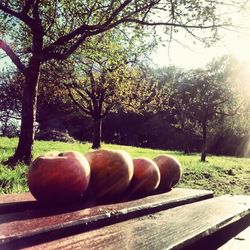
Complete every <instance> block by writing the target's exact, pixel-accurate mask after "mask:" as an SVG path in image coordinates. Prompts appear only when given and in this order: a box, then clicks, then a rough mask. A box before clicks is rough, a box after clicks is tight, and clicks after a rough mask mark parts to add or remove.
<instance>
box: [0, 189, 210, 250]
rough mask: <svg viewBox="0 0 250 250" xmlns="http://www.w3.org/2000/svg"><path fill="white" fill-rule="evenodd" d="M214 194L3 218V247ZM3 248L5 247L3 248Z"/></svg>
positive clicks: (177, 193) (181, 192)
mask: <svg viewBox="0 0 250 250" xmlns="http://www.w3.org/2000/svg"><path fill="white" fill-rule="evenodd" d="M212 196H213V193H212V192H211V191H205V190H193V189H183V188H175V189H173V190H172V191H170V192H168V193H164V194H158V195H152V196H148V197H145V198H141V199H137V200H132V201H128V202H122V203H117V204H107V205H99V206H95V207H89V208H85V209H79V208H80V207H79V206H78V207H77V206H75V207H74V208H72V207H70V208H67V207H66V208H51V209H48V208H46V209H45V208H43V209H35V210H27V211H24V212H18V213H8V214H2V215H0V244H1V243H5V242H9V241H12V240H16V239H20V238H25V237H29V236H33V235H38V234H44V233H47V232H54V231H62V229H68V230H69V231H71V232H72V228H74V227H79V226H80V228H81V231H84V230H87V229H88V227H90V226H93V225H94V224H96V225H99V224H98V223H99V222H105V223H106V224H110V223H113V222H114V221H112V219H114V220H115V221H118V220H125V219H128V218H131V217H137V216H141V215H145V214H149V213H152V212H156V211H160V210H163V209H167V208H172V207H176V206H180V205H183V204H187V203H191V202H195V201H199V200H203V199H207V198H211V197H212ZM0 248H1V245H0Z"/></svg>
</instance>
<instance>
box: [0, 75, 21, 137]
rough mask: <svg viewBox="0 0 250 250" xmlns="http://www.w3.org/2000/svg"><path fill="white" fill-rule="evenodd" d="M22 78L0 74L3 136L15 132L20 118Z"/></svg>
mask: <svg viewBox="0 0 250 250" xmlns="http://www.w3.org/2000/svg"><path fill="white" fill-rule="evenodd" d="M21 83H22V77H21V75H20V74H16V72H10V71H9V72H8V71H7V72H2V74H1V77H0V127H1V134H2V135H3V136H8V135H13V134H15V133H16V132H17V131H16V130H17V126H16V123H17V121H18V120H20V118H21V88H22V86H21Z"/></svg>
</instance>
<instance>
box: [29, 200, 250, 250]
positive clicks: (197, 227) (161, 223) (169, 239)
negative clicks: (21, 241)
mask: <svg viewBox="0 0 250 250" xmlns="http://www.w3.org/2000/svg"><path fill="white" fill-rule="evenodd" d="M249 214H250V197H249V196H248V197H247V196H245V197H244V196H221V197H216V198H213V199H208V200H204V201H200V202H196V203H192V204H188V205H184V206H181V207H176V208H172V209H169V210H165V211H161V212H157V213H155V214H151V215H147V216H143V217H140V218H135V219H132V220H127V221H123V222H120V223H116V224H113V225H109V226H106V227H104V228H100V229H96V230H92V231H89V232H85V233H80V234H77V235H74V236H68V237H64V238H62V239H57V240H54V241H51V242H47V243H42V244H37V245H32V249H115V250H116V249H182V248H183V247H187V246H189V245H190V244H193V243H194V242H196V241H198V240H200V239H201V238H203V237H206V236H208V235H211V234H212V233H215V232H218V231H219V230H221V229H223V228H225V227H226V226H228V225H233V224H234V223H236V222H237V221H239V220H241V219H242V218H247V223H248V224H250V216H249ZM26 246H28V245H26ZM191 249H192V248H191Z"/></svg>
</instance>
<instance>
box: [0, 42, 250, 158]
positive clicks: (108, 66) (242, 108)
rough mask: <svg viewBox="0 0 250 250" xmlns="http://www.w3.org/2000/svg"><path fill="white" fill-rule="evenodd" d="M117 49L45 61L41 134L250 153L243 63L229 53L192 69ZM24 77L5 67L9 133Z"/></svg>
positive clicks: (4, 111)
mask: <svg viewBox="0 0 250 250" xmlns="http://www.w3.org/2000/svg"><path fill="white" fill-rule="evenodd" d="M108 48H111V47H110V46H109V47H108ZM106 49H107V48H106ZM112 53H114V51H112ZM118 54H119V53H118V51H117V55H116V56H113V57H112V58H113V60H112V61H109V62H108V60H106V59H107V58H105V55H106V51H105V54H102V53H100V52H99V53H98V54H96V55H95V61H94V62H93V61H88V64H86V63H80V62H79V64H78V65H75V63H73V62H72V61H67V62H65V63H64V64H56V63H53V64H47V65H46V67H43V69H42V73H41V76H40V86H39V91H38V93H39V94H38V106H37V125H36V138H37V139H44V140H48V139H55V140H65V141H67V140H72V139H73V138H74V139H77V140H80V141H92V142H93V148H98V147H100V146H101V142H102V141H103V142H106V143H115V144H123V145H133V146H140V147H150V148H162V149H172V150H182V151H184V152H185V153H191V152H201V160H203V161H205V160H206V154H207V153H213V154H223V155H237V156H246V155H248V156H249V146H248V145H249V137H250V135H249V131H250V125H249V120H250V115H249V114H250V105H249V100H248V99H249V94H248V90H249V89H248V88H249V87H248V86H249V85H248V84H249V83H248V82H247V81H248V79H247V78H246V77H245V74H244V72H243V71H244V65H243V64H241V63H240V62H238V61H237V60H235V59H234V58H232V57H230V56H224V57H222V58H220V59H217V60H214V61H212V62H211V63H209V64H208V65H207V66H206V67H205V68H203V69H195V70H188V71H187V70H183V69H180V68H176V67H165V68H152V67H149V66H148V65H146V66H145V65H143V66H142V64H134V65H133V64H131V62H130V63H127V62H125V58H124V57H121V55H124V54H120V56H118ZM126 58H127V56H126ZM115 59H117V61H116V60H115ZM114 62H115V63H114ZM48 72H50V73H48ZM22 84H23V79H22V77H21V75H19V74H16V73H10V72H5V73H4V74H2V78H1V85H0V87H1V103H0V109H1V112H0V114H1V115H0V119H1V134H2V135H4V136H16V135H18V126H15V121H18V117H20V112H21V108H20V107H21V105H20V103H21V96H22Z"/></svg>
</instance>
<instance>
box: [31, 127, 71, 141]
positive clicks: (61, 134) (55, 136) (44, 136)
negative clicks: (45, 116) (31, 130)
mask: <svg viewBox="0 0 250 250" xmlns="http://www.w3.org/2000/svg"><path fill="white" fill-rule="evenodd" d="M35 139H36V140H44V141H62V142H72V143H73V142H75V139H74V138H73V137H71V136H70V135H69V133H68V131H67V130H66V131H59V130H54V129H53V130H45V131H43V130H42V131H39V132H37V133H36V136H35Z"/></svg>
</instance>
